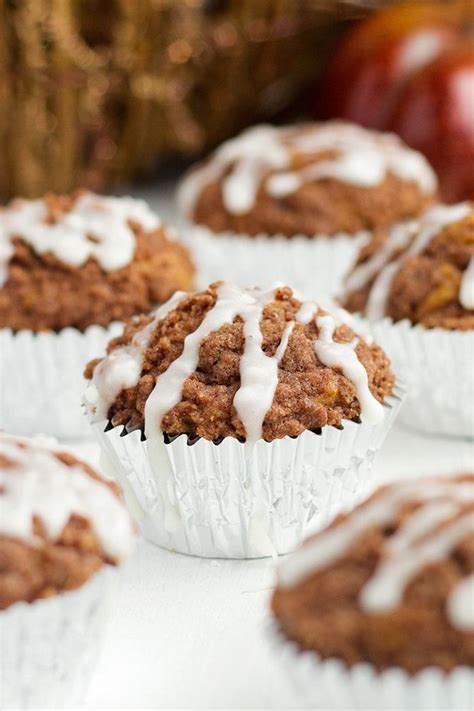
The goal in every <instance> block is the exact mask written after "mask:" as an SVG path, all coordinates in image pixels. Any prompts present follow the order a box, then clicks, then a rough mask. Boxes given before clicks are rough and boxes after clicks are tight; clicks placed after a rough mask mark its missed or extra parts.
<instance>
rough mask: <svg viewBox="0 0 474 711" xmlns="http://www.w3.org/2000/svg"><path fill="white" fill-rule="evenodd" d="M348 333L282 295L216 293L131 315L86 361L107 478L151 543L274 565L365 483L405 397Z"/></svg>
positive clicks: (341, 323) (323, 312) (336, 316)
mask: <svg viewBox="0 0 474 711" xmlns="http://www.w3.org/2000/svg"><path fill="white" fill-rule="evenodd" d="M347 321H349V322H350V317H349V314H347V312H344V311H343V310H341V309H337V308H335V309H334V310H333V309H332V308H331V307H326V308H323V307H322V306H321V305H320V304H317V303H316V302H311V301H306V302H302V301H301V300H299V299H298V298H297V297H296V296H295V295H294V293H293V292H292V290H291V289H290V288H288V287H276V288H273V289H269V290H262V289H257V288H252V289H243V288H241V287H236V286H233V285H231V284H229V283H225V282H220V283H215V284H213V285H211V286H210V287H209V288H208V289H206V290H205V291H203V292H198V293H194V294H179V293H178V294H176V295H175V296H174V297H173V298H172V299H171V300H170V301H169V302H168V304H165V305H164V306H163V307H161V308H160V309H158V311H157V312H156V313H155V314H152V315H150V316H146V317H141V318H135V319H132V320H131V321H130V322H129V323H128V324H127V326H126V328H125V331H124V334H123V336H122V337H119V338H117V339H115V340H113V341H111V343H110V344H109V347H108V349H107V351H108V353H107V356H106V357H105V358H99V359H97V360H94V361H92V362H91V363H89V365H88V367H87V369H86V377H87V378H88V379H89V380H90V383H89V386H88V388H87V390H86V393H85V402H86V406H87V410H88V412H89V416H90V419H91V421H92V422H93V423H94V430H95V431H96V434H97V436H98V438H99V441H100V444H101V446H102V451H103V453H104V461H108V469H107V470H108V471H110V472H111V473H113V474H114V475H115V476H117V477H118V479H119V482H124V484H125V482H128V483H127V488H128V492H129V494H130V492H131V491H132V492H133V497H132V498H133V500H134V503H135V504H136V505H138V507H139V508H141V509H142V510H143V516H142V517H141V521H142V526H143V529H144V533H145V535H146V536H147V537H148V538H150V539H151V540H152V541H154V542H156V543H158V544H160V545H163V546H165V547H168V548H172V549H174V550H179V551H182V552H187V553H193V554H196V555H203V556H220V557H258V556H261V555H270V554H272V553H274V552H275V551H277V552H280V553H283V552H287V551H288V550H291V549H292V548H293V547H294V546H295V544H296V542H297V540H298V538H299V537H300V536H301V533H302V532H303V531H304V530H305V529H306V527H307V526H308V524H309V523H310V522H314V521H315V520H317V519H319V520H326V518H327V516H329V515H330V513H331V512H332V511H333V510H334V509H338V508H339V507H340V506H341V505H342V502H345V501H347V500H348V501H352V500H353V498H354V496H355V495H356V492H357V491H360V490H361V489H362V490H364V489H365V488H366V487H368V486H370V478H369V475H368V471H369V470H370V464H371V461H372V458H373V454H374V452H375V450H376V449H377V448H378V447H379V446H380V443H381V442H382V441H383V437H384V435H385V433H386V432H387V430H388V428H389V426H390V423H391V421H392V419H393V417H394V415H395V413H396V411H397V409H398V404H399V395H398V391H397V393H395V392H394V376H393V374H392V371H391V369H390V363H389V361H388V359H387V358H386V356H385V354H384V353H383V351H382V350H381V349H380V348H379V347H378V346H377V345H375V344H374V343H372V342H371V341H370V339H369V341H367V340H365V339H364V338H363V337H361V336H358V335H356V333H355V332H354V331H353V329H352V328H351V325H350V323H347ZM366 465H367V466H366ZM131 471H133V472H134V474H133V476H130V472H131ZM130 495H131V494H130Z"/></svg>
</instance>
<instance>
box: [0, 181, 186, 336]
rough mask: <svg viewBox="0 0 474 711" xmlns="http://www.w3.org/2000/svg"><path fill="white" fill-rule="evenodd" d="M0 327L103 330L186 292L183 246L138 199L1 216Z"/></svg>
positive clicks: (45, 204)
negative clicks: (102, 328)
mask: <svg viewBox="0 0 474 711" xmlns="http://www.w3.org/2000/svg"><path fill="white" fill-rule="evenodd" d="M0 227H1V237H2V242H3V245H2V264H1V274H2V279H1V282H0V327H3V328H12V329H14V330H20V329H31V330H33V331H43V330H46V329H51V330H54V331H59V330H60V329H62V328H66V327H67V326H73V327H74V328H77V329H79V330H81V331H83V330H84V329H86V328H87V327H88V326H90V325H91V324H99V325H101V326H107V325H108V324H109V323H110V322H111V321H116V320H118V321H122V320H124V319H125V318H128V317H130V316H132V315H133V314H134V313H140V312H142V311H148V310H149V309H151V308H152V307H153V306H155V305H156V304H159V303H163V302H164V301H166V300H167V299H169V297H170V296H171V295H172V294H173V293H174V292H175V291H176V290H177V289H187V288H189V287H190V286H191V282H192V276H193V267H192V264H191V261H190V258H189V256H188V253H187V250H186V248H185V247H183V246H182V245H180V244H179V243H177V242H175V241H173V240H171V239H169V234H168V232H167V229H166V227H165V226H163V225H162V224H161V223H160V220H159V218H158V216H157V215H155V214H154V213H153V212H152V211H151V210H150V209H149V208H148V206H147V205H146V204H145V203H144V202H143V201H141V200H134V199H132V198H127V197H123V198H115V197H105V196H100V195H95V194H93V193H88V192H82V193H80V192H79V193H76V194H74V195H71V196H59V195H52V194H50V195H47V196H46V197H45V198H44V199H42V200H14V201H13V202H11V203H10V204H9V205H8V206H7V207H6V208H4V209H3V210H2V211H1V212H0Z"/></svg>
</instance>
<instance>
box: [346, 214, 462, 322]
mask: <svg viewBox="0 0 474 711" xmlns="http://www.w3.org/2000/svg"><path fill="white" fill-rule="evenodd" d="M343 301H344V304H345V306H346V308H348V309H349V310H350V311H361V312H363V313H365V315H366V316H368V317H369V318H370V319H378V318H382V317H383V316H389V317H391V318H392V319H393V320H394V321H399V320H401V319H409V320H410V321H412V322H413V323H420V324H423V325H424V326H427V327H429V328H432V327H435V326H438V327H441V328H451V329H462V330H467V329H471V328H474V204H473V203H469V202H465V203H459V204H458V205H436V206H435V207H432V208H430V209H428V210H427V211H426V212H425V213H424V215H423V216H422V217H421V218H420V219H418V220H415V221H413V220H412V221H410V222H407V223H403V224H400V225H397V226H395V227H393V228H392V229H391V230H389V231H388V232H380V233H378V234H376V235H374V236H373V238H372V239H371V241H370V242H369V243H368V244H367V245H366V246H365V247H363V248H362V250H361V252H360V254H359V258H358V261H357V263H356V266H355V268H354V270H353V271H352V273H351V274H350V275H349V277H348V279H347V281H346V295H345V297H344V298H343Z"/></svg>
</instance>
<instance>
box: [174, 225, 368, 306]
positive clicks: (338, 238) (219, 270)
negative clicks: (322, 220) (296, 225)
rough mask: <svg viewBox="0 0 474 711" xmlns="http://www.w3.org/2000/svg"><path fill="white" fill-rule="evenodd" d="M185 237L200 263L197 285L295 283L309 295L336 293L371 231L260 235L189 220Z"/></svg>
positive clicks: (184, 239) (297, 289) (183, 237)
mask: <svg viewBox="0 0 474 711" xmlns="http://www.w3.org/2000/svg"><path fill="white" fill-rule="evenodd" d="M181 234H182V239H183V241H184V242H185V243H186V245H187V247H188V248H189V249H190V250H191V251H192V253H193V257H194V261H195V263H196V264H197V266H198V278H199V283H198V287H202V288H206V287H207V285H208V284H211V283H212V282H214V281H219V280H221V279H224V280H226V281H231V282H233V283H234V284H238V285H239V286H250V287H254V286H255V285H256V284H258V285H259V286H261V287H267V286H268V287H271V286H273V285H274V284H275V283H276V282H281V283H284V284H291V286H292V288H293V289H294V290H296V291H297V292H301V293H303V294H304V295H305V297H306V298H316V297H318V296H334V295H335V294H337V293H338V292H339V291H340V289H341V286H342V283H343V280H344V277H345V276H346V274H347V273H348V272H349V271H350V268H351V266H352V264H353V263H354V261H355V258H356V256H357V254H358V252H359V250H360V248H361V246H362V244H363V243H364V242H365V241H367V239H368V236H369V233H368V232H358V233H356V234H354V235H351V234H345V233H339V234H336V235H330V236H328V235H314V236H312V237H307V236H305V235H295V236H294V237H291V238H288V237H285V236H283V235H263V234H262V235H257V236H255V237H252V236H249V235H242V234H238V233H233V232H222V233H219V234H215V233H213V232H211V231H210V230H209V229H207V228H205V227H202V226H197V225H190V224H189V223H186V224H185V226H184V225H183V226H182V228H181Z"/></svg>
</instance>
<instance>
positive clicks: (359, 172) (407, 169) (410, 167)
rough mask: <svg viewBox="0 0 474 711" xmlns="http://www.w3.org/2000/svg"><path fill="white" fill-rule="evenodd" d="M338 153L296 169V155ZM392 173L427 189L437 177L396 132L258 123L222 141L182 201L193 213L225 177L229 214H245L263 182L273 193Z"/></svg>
mask: <svg viewBox="0 0 474 711" xmlns="http://www.w3.org/2000/svg"><path fill="white" fill-rule="evenodd" d="M327 152H334V154H335V155H334V156H333V157H331V158H327V157H325V158H324V159H323V160H319V161H315V162H313V163H310V164H309V165H308V164H306V165H305V166H304V167H302V168H299V169H296V168H295V167H294V157H295V155H301V154H304V155H308V154H314V156H315V158H317V157H318V155H320V154H321V153H324V154H326V153H327ZM388 172H391V173H393V174H395V175H396V176H397V177H399V178H400V179H401V180H404V181H407V182H415V183H417V185H418V186H419V188H420V190H422V191H423V192H424V193H430V192H434V190H435V189H436V177H435V174H434V172H433V170H432V169H431V167H430V165H429V164H428V162H427V161H426V159H425V158H424V157H423V156H422V155H421V154H420V153H418V152H417V151H414V150H412V149H410V148H408V147H407V146H406V145H404V144H403V143H402V142H401V141H400V140H399V139H398V138H397V137H396V136H395V135H393V134H389V133H377V132H375V131H369V130H367V129H364V128H362V127H360V126H356V125H355V124H351V123H347V122H343V121H329V122H327V123H324V124H318V123H314V124H310V123H308V124H302V125H300V126H296V127H294V126H290V127H281V128H278V127H276V126H271V125H260V126H254V127H252V128H249V129H247V130H246V131H244V132H243V133H242V134H240V136H237V137H236V138H233V139H231V140H229V141H226V142H225V143H223V144H222V145H221V146H220V147H219V148H218V149H217V150H216V151H215V152H214V153H213V154H212V156H211V157H210V159H209V160H208V162H207V163H205V164H204V165H203V166H200V167H197V168H196V169H195V170H193V171H192V172H191V173H190V174H189V176H188V177H187V178H185V180H184V181H183V183H182V186H181V189H180V192H179V196H178V201H179V204H180V207H181V209H182V211H183V212H184V214H186V215H187V216H188V217H190V218H192V214H193V211H194V208H195V205H196V202H197V200H198V198H199V196H200V194H201V192H202V191H203V190H204V189H205V188H206V187H207V186H208V185H210V184H211V183H213V182H216V181H218V180H221V179H222V200H223V203H224V206H225V208H226V209H227V210H228V212H229V213H231V214H234V215H240V214H245V213H247V212H249V211H250V210H251V209H252V208H253V207H254V205H255V202H256V197H257V193H258V191H259V189H260V188H261V187H263V188H264V189H265V190H266V191H267V193H268V194H269V195H272V196H273V197H275V198H280V197H284V196H286V195H289V194H291V193H293V192H295V191H296V190H298V189H299V188H300V187H301V186H302V185H305V184H307V183H312V182H316V181H318V180H323V179H325V178H333V179H336V180H339V181H341V182H343V183H349V184H351V185H356V186H359V187H364V188H370V187H374V186H376V185H379V184H380V183H381V182H382V181H383V180H384V179H385V177H386V175H387V173H388Z"/></svg>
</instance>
